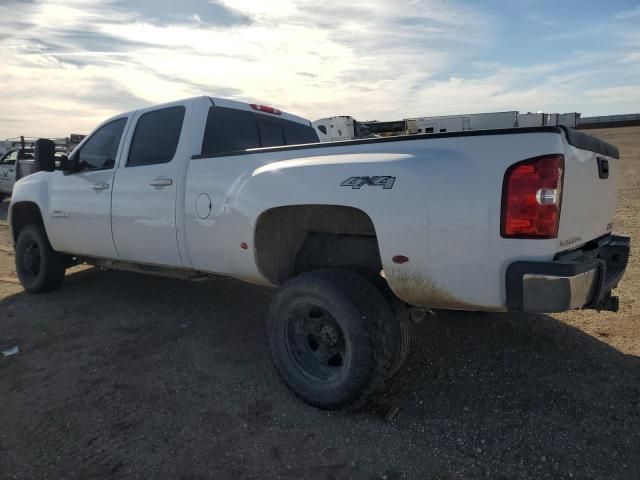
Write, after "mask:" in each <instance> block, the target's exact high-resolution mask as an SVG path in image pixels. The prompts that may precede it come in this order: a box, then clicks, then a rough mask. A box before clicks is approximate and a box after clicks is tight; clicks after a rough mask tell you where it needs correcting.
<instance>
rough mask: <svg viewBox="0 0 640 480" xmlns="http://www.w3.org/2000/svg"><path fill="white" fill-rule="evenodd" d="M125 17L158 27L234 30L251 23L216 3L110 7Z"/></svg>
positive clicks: (138, 0) (170, 0)
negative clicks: (190, 26) (173, 26)
mask: <svg viewBox="0 0 640 480" xmlns="http://www.w3.org/2000/svg"><path fill="white" fill-rule="evenodd" d="M111 6H112V7H113V8H115V9H118V10H120V11H122V12H123V13H125V14H127V13H128V14H133V15H134V16H135V17H136V18H137V19H138V20H139V21H141V22H149V23H154V24H157V25H173V24H176V23H191V24H193V23H195V24H202V25H215V26H231V25H246V24H249V23H251V17H250V16H249V15H246V14H242V13H239V12H237V11H236V10H235V9H234V8H232V7H228V6H225V5H222V4H220V3H218V2H216V1H214V0H209V1H203V0H180V1H179V2H176V1H175V0H154V1H148V0H146V1H145V0H118V1H115V2H113V3H111Z"/></svg>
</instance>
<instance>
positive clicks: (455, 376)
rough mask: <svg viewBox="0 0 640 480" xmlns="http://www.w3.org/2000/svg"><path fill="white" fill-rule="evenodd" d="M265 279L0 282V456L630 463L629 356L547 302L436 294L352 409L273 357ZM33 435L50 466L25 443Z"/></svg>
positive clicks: (389, 470) (508, 471)
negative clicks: (442, 306) (399, 359)
mask: <svg viewBox="0 0 640 480" xmlns="http://www.w3.org/2000/svg"><path fill="white" fill-rule="evenodd" d="M271 294H272V290H271V289H267V288H263V287H256V286H251V285H246V284H243V283H241V282H238V281H235V280H231V279H222V278H221V279H219V280H214V281H211V282H206V283H187V282H181V281H177V280H170V279H163V278H153V277H145V276H141V275H135V274H130V273H122V272H100V271H98V270H97V269H90V270H86V271H83V272H79V273H75V274H72V275H69V276H68V278H67V279H66V280H65V284H64V285H63V288H62V289H61V290H60V291H58V292H54V293H52V294H47V295H37V296H34V295H27V294H24V293H17V294H14V295H11V296H9V297H6V298H4V299H3V300H1V301H0V318H4V320H2V321H1V322H0V324H1V325H2V332H3V337H2V342H3V344H2V347H3V348H4V347H5V344H6V345H8V343H7V342H8V340H7V339H8V338H11V343H16V344H18V345H19V346H20V349H21V353H20V354H18V355H17V356H16V357H15V360H14V361H12V362H7V361H6V360H5V362H4V363H2V359H0V377H1V378H2V382H0V398H4V399H5V401H4V405H3V409H2V411H1V412H0V421H1V423H2V424H3V425H4V427H3V428H4V432H3V433H4V434H5V437H4V439H3V448H5V449H7V448H8V449H9V450H11V451H12V452H13V453H14V455H13V456H12V457H11V458H14V459H17V460H15V462H16V463H14V464H11V465H10V468H9V470H11V467H13V468H18V467H20V466H24V465H26V464H29V465H31V467H33V465H36V466H38V465H41V466H42V468H43V471H45V472H48V473H49V474H50V475H51V476H54V477H55V476H57V474H60V473H61V472H62V473H63V472H65V471H79V472H81V473H82V474H85V475H86V476H98V475H102V474H107V473H108V472H110V471H111V470H110V469H112V468H114V466H117V465H121V466H122V465H125V466H126V467H127V469H128V471H130V472H145V475H150V476H157V475H154V474H153V473H157V474H158V475H159V476H163V475H166V476H167V478H170V477H171V476H172V475H173V474H174V473H175V474H176V475H178V473H180V474H187V473H189V474H193V475H195V474H197V473H198V472H199V470H198V469H197V468H196V467H197V465H196V466H194V465H191V464H190V463H188V462H186V461H183V462H182V463H180V462H178V463H176V464H175V465H174V466H173V467H171V466H170V467H167V466H166V465H164V466H162V467H161V466H160V464H158V463H149V464H145V463H144V462H145V461H146V460H145V458H147V457H145V456H144V455H143V456H141V457H140V458H133V457H132V456H130V455H129V454H128V451H129V450H132V451H133V450H136V451H146V450H153V451H154V452H155V453H154V456H153V458H156V457H158V456H159V457H181V456H182V458H183V459H187V458H192V457H197V458H199V459H205V460H203V462H204V465H205V466H206V469H208V470H206V471H218V472H227V473H229V472H231V473H233V475H235V477H234V478H249V477H250V478H272V477H275V476H278V475H280V474H286V475H290V477H287V478H311V476H312V475H316V476H317V474H318V473H317V472H321V473H322V472H324V473H326V474H327V475H330V476H327V477H322V478H352V475H355V473H354V472H356V473H357V474H358V475H362V478H371V477H370V476H369V475H380V474H382V473H385V472H386V473H385V474H387V475H388V478H400V477H394V476H393V475H395V474H398V475H400V474H401V473H402V472H407V471H413V472H414V473H415V472H420V473H421V475H418V478H424V477H422V474H425V475H426V474H429V475H432V476H435V477H438V478H461V477H465V478H469V477H476V476H482V475H483V473H482V472H488V471H491V472H493V473H494V474H495V473H498V474H501V475H502V476H503V477H502V478H513V477H528V476H532V475H534V474H535V475H534V476H536V477H538V478H540V477H543V476H545V475H547V476H549V475H551V476H552V477H559V476H567V475H568V472H570V473H572V475H573V476H574V478H584V477H590V476H596V477H597V476H600V475H601V474H602V475H605V474H606V475H605V476H609V477H610V478H614V477H615V478H622V477H626V476H628V477H629V478H634V476H635V478H637V477H638V475H637V474H638V473H639V472H638V471H637V469H638V466H637V461H636V460H637V458H638V457H637V455H638V453H640V441H639V440H638V436H637V432H638V431H640V404H639V403H640V358H638V357H636V356H633V355H624V354H622V353H620V352H619V351H617V350H616V349H614V348H612V347H611V346H609V345H608V344H606V343H604V342H602V341H599V340H597V339H596V338H593V337H591V336H589V335H587V334H585V333H583V332H582V331H580V330H578V329H576V328H574V327H572V326H570V325H567V324H566V323H563V322H560V321H558V320H556V319H554V318H553V317H552V316H548V315H513V314H473V313H465V312H444V311H439V312H436V316H428V317H427V318H426V319H425V321H423V322H422V323H421V324H420V325H417V326H416V327H415V328H414V336H413V340H412V348H413V349H412V352H411V354H410V356H409V359H408V361H407V363H406V364H405V366H404V367H403V368H402V369H401V370H400V372H399V373H398V374H397V376H396V377H394V378H393V379H392V380H390V381H388V382H387V390H386V392H385V393H381V394H380V395H378V396H377V397H376V398H374V399H373V400H372V401H371V402H370V404H369V405H367V406H366V407H364V408H363V409H362V410H360V411H358V412H351V413H344V412H333V413H327V412H322V411H319V410H316V409H313V408H311V407H308V406H306V405H304V404H302V403H301V402H299V401H298V400H296V399H295V398H293V396H291V395H290V394H289V393H287V392H286V390H285V388H284V387H283V385H282V384H281V383H280V382H279V380H278V378H277V376H276V375H275V373H274V372H273V370H272V367H271V365H270V361H269V358H268V352H267V349H266V341H265V335H264V331H263V329H264V322H263V319H264V316H265V314H266V312H267V309H268V306H269V301H270V298H271ZM394 406H395V407H398V408H399V414H398V415H397V417H396V418H394V419H393V421H391V422H385V421H384V419H383V417H384V414H385V413H387V412H388V411H389V409H390V408H391V407H394ZM69 422H71V424H70V425H71V426H69ZM65 425H66V427H65ZM33 432H37V435H36V434H34V433H33ZM62 438H64V442H63V441H61V439H62ZM212 438H214V439H215V442H213V444H212V443H211V441H212V440H211V439H212ZM36 440H37V441H36ZM256 444H260V445H261V448H260V449H258V450H256V447H255V445H256ZM15 445H19V446H21V447H15ZM29 445H37V448H36V447H35V446H33V448H32V447H29ZM79 446H81V447H79ZM49 449H51V450H50V451H55V452H56V455H58V456H59V457H60V458H61V459H62V460H61V463H60V464H59V465H58V466H52V465H49V464H47V465H45V463H44V462H45V460H42V459H41V457H40V456H39V452H42V451H49ZM78 451H82V452H83V454H82V456H79V455H77V452H78ZM105 451H106V452H107V453H105ZM214 452H215V453H214ZM329 457H330V458H329ZM149 458H151V457H149ZM634 459H635V460H634ZM60 465H63V466H64V468H65V469H66V470H65V469H60V468H62V467H60ZM354 465H355V466H354ZM174 467H175V470H172V468H174ZM119 468H120V467H119ZM72 469H77V470H72ZM78 469H79V470H78ZM181 469H182V470H181ZM354 469H355V470H354ZM407 469H410V470H407ZM203 471H204V470H203ZM105 472H106V473H105ZM150 472H153V473H150ZM234 472H235V473H234ZM283 472H284V473H283ZM451 472H458V473H459V476H457V475H453V474H452V473H451ZM460 472H461V473H460ZM449 474H451V475H452V476H451V477H449V476H448V475H449ZM233 475H232V476H233ZM286 475H285V476H286ZM81 476H82V475H81ZM332 476H333V477H332ZM435 477H433V478H435ZM174 478H175V477H174ZM313 478H315V477H313ZM318 478H320V477H318ZM375 478H379V477H375ZM409 478H412V477H411V476H409Z"/></svg>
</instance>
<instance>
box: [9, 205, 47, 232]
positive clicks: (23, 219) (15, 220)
mask: <svg viewBox="0 0 640 480" xmlns="http://www.w3.org/2000/svg"><path fill="white" fill-rule="evenodd" d="M32 223H35V224H37V225H40V226H41V227H43V229H44V222H43V221H42V214H41V213H40V209H39V208H38V206H37V205H36V204H35V203H33V202H19V203H16V204H15V205H13V206H12V207H11V229H12V231H13V240H14V241H18V235H19V234H20V232H21V231H22V229H23V228H24V227H26V226H27V225H30V224H32Z"/></svg>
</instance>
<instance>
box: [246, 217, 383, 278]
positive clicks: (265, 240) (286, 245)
mask: <svg viewBox="0 0 640 480" xmlns="http://www.w3.org/2000/svg"><path fill="white" fill-rule="evenodd" d="M255 247H256V259H257V264H258V268H259V269H260V272H261V273H262V274H263V275H264V276H265V277H267V278H268V279H269V280H270V281H271V282H273V283H275V284H281V283H283V282H284V281H285V280H287V279H288V278H290V277H292V276H294V275H297V274H298V273H301V272H304V271H308V270H315V269H318V268H326V267H349V268H354V269H357V270H361V271H366V272H372V273H375V274H377V273H379V272H380V270H381V269H382V264H381V261H380V251H379V248H378V239H377V237H376V231H375V228H374V226H373V222H372V221H371V219H370V218H369V216H368V215H367V214H366V213H365V212H363V211H362V210H359V209H357V208H353V207H345V206H339V205H294V206H287V207H277V208H273V209H270V210H267V211H266V212H264V213H263V214H262V215H260V217H259V218H258V221H257V224H256V232H255Z"/></svg>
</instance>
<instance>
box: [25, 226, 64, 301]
mask: <svg viewBox="0 0 640 480" xmlns="http://www.w3.org/2000/svg"><path fill="white" fill-rule="evenodd" d="M64 271H65V263H64V257H63V255H61V254H59V253H58V252H55V251H54V250H53V248H51V244H49V240H48V239H47V236H46V234H45V233H44V231H43V229H42V227H40V226H39V225H27V226H26V227H24V228H23V229H22V230H21V231H20V234H19V235H18V241H17V242H16V272H17V273H18V279H19V280H20V283H21V284H22V286H23V287H24V289H25V290H27V291H29V292H32V293H39V292H47V291H50V290H54V289H56V288H58V287H59V286H60V284H61V283H62V280H63V279H64Z"/></svg>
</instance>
